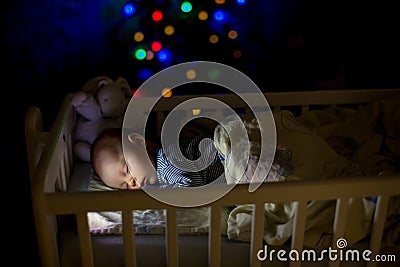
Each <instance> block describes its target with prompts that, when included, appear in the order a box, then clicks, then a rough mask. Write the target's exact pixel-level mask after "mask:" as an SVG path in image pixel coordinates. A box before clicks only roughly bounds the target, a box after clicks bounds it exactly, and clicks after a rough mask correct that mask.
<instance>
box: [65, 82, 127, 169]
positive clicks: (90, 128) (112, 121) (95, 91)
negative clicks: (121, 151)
mask: <svg viewBox="0 0 400 267" xmlns="http://www.w3.org/2000/svg"><path fill="white" fill-rule="evenodd" d="M132 95H133V94H132V90H131V88H130V86H129V84H128V82H127V80H126V79H125V78H122V77H119V78H118V79H117V80H115V81H114V80H112V79H110V78H109V77H107V76H98V77H95V78H93V79H91V80H89V81H88V82H87V83H86V84H85V85H84V87H83V88H82V90H81V91H79V92H76V93H75V94H74V95H73V97H72V102H71V104H72V106H73V107H74V108H75V110H76V112H77V114H78V118H77V121H76V123H75V128H74V151H75V154H76V155H77V157H78V158H79V159H81V160H82V161H86V162H90V147H91V145H92V143H93V142H94V140H95V139H96V138H97V136H98V135H99V134H100V133H101V132H102V131H103V130H104V129H108V128H114V127H122V121H123V117H124V114H125V110H126V107H127V105H128V103H129V101H130V99H131V97H132Z"/></svg>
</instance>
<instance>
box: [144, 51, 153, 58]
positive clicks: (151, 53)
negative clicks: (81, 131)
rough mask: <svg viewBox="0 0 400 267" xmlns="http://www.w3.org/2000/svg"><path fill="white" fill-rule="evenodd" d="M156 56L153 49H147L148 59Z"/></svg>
mask: <svg viewBox="0 0 400 267" xmlns="http://www.w3.org/2000/svg"><path fill="white" fill-rule="evenodd" d="M153 58H154V52H153V51H151V50H147V51H146V59H147V60H152V59H153Z"/></svg>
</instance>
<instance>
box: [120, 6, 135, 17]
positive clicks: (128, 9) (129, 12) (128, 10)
mask: <svg viewBox="0 0 400 267" xmlns="http://www.w3.org/2000/svg"><path fill="white" fill-rule="evenodd" d="M123 10H124V15H125V16H127V17H130V16H133V15H134V14H135V12H136V7H135V5H134V4H132V3H126V4H125V5H124V9H123Z"/></svg>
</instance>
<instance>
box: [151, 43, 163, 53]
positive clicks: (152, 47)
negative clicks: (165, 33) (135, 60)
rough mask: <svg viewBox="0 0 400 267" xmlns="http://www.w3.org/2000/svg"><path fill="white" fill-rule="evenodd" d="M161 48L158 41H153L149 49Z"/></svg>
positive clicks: (155, 50)
mask: <svg viewBox="0 0 400 267" xmlns="http://www.w3.org/2000/svg"><path fill="white" fill-rule="evenodd" d="M161 48H162V44H161V42H160V41H154V42H152V43H151V50H153V51H154V52H158V51H160V50H161Z"/></svg>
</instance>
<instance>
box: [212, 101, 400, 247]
mask: <svg viewBox="0 0 400 267" xmlns="http://www.w3.org/2000/svg"><path fill="white" fill-rule="evenodd" d="M397 103H400V101H399V102H397ZM388 107H391V109H389V108H388ZM395 109H396V110H399V104H397V105H393V104H392V103H391V105H383V103H382V102H381V103H379V105H366V106H365V107H364V108H362V109H360V110H358V111H355V110H349V109H342V108H332V109H327V110H318V111H317V110H316V111H310V112H307V113H304V114H303V115H301V116H300V117H294V116H293V114H292V113H291V112H289V111H280V112H277V113H275V114H274V117H275V121H276V128H277V136H278V144H279V145H281V146H283V147H285V148H286V149H288V150H290V151H291V152H292V161H293V162H292V163H293V165H294V172H293V174H292V176H289V177H288V179H303V180H309V179H329V178H331V177H351V176H360V175H364V176H365V175H385V174H392V173H393V172H395V171H396V170H395V168H394V165H393V162H392V161H391V159H389V158H387V157H385V155H383V154H382V153H380V151H381V148H382V145H383V142H384V136H383V135H382V133H381V132H380V131H379V130H377V125H376V124H377V122H378V121H379V119H380V118H386V117H389V116H388V115H387V114H394V110H395ZM398 113H399V112H397V114H398ZM390 118H391V119H392V120H391V121H389V120H386V121H385V120H384V121H383V123H384V124H383V125H381V127H383V128H385V129H389V130H392V129H397V130H398V129H399V127H398V126H399V125H398V122H399V120H398V119H399V117H398V116H397V117H396V118H397V120H396V118H394V117H393V116H392V117H390ZM395 123H397V124H395ZM393 124H395V125H394V126H393ZM395 126H396V127H395ZM392 132H393V130H392ZM393 135H395V136H398V135H399V133H398V132H397V133H395V134H393ZM219 138H220V139H219V140H218V141H221V140H222V139H223V138H221V136H219ZM217 145H218V144H217ZM219 147H224V146H223V145H221V144H220V146H219ZM222 152H224V151H222ZM231 153H235V151H231ZM238 153H241V152H240V151H238ZM397 156H399V155H397ZM397 164H398V162H397ZM374 201H375V200H374V199H373V198H360V199H352V200H351V202H350V203H349V209H350V210H349V213H348V216H349V217H348V223H347V227H346V232H345V236H344V238H346V240H347V242H348V246H350V245H352V244H354V243H356V242H358V241H360V240H362V239H363V238H365V237H366V236H367V235H368V234H369V230H370V229H369V226H370V223H371V219H372V216H373V212H374V209H375V202H374ZM399 201H400V200H399V197H396V198H392V199H391V202H390V206H389V212H388V218H389V220H388V221H387V226H388V227H390V228H386V229H385V238H386V239H385V241H384V242H386V243H388V244H393V242H395V241H397V242H398V240H399V238H400V234H399V233H400V210H399V204H400V202H399ZM335 205H336V204H335V201H311V202H309V203H308V206H307V213H306V227H305V230H306V231H305V236H304V244H305V245H306V246H309V247H314V248H322V247H327V246H330V244H331V241H332V240H331V238H332V226H333V220H334V215H335ZM252 212H253V209H252V206H250V205H239V206H237V207H235V208H234V209H233V210H232V211H231V212H230V214H229V218H228V228H227V230H228V233H227V234H228V238H229V239H231V240H237V241H243V242H250V238H251V236H250V235H251V231H250V230H251V220H252ZM294 213H295V207H294V204H293V203H266V204H265V228H264V241H265V242H266V243H267V244H268V245H273V246H279V245H282V244H284V243H285V242H286V241H288V240H289V239H290V238H291V236H292V229H293V223H294Z"/></svg>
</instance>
